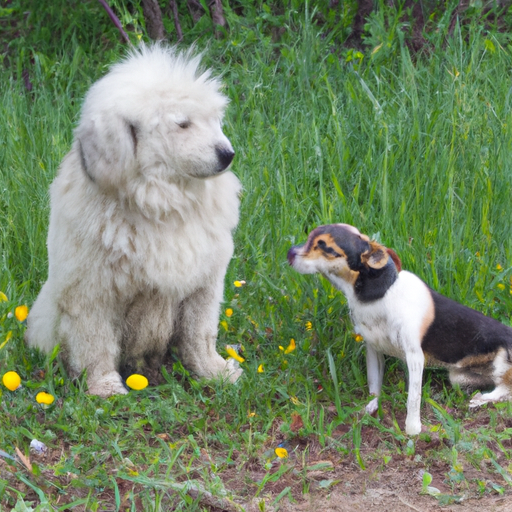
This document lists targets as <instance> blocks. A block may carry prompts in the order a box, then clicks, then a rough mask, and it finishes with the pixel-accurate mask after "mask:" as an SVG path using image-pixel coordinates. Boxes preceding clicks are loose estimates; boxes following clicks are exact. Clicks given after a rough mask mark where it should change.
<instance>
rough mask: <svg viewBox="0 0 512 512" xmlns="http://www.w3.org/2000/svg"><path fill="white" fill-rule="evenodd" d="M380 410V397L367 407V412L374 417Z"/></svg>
mask: <svg viewBox="0 0 512 512" xmlns="http://www.w3.org/2000/svg"><path fill="white" fill-rule="evenodd" d="M378 409H379V397H378V396H376V397H375V398H374V399H373V400H372V401H371V402H368V405H367V406H366V407H365V410H366V412H367V413H368V414H369V415H370V416H373V415H374V414H375V413H376V412H377V411H378Z"/></svg>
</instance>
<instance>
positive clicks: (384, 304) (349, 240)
mask: <svg viewBox="0 0 512 512" xmlns="http://www.w3.org/2000/svg"><path fill="white" fill-rule="evenodd" d="M288 261H289V263H290V265H291V266H292V267H293V268H294V269H295V270H297V271H298V272H300V273H301V274H314V273H317V272H318V273H320V274H323V275H324V276H325V277H326V278H327V279H328V280H329V281H330V282H331V283H332V284H333V285H334V286H335V287H336V288H337V289H339V290H340V291H342V292H343V293H344V295H345V296H346V298H347V301H348V305H349V308H350V313H351V318H352V321H353V323H354V330H355V332H356V333H358V334H360V335H361V336H362V337H363V338H364V340H365V342H366V365H367V374H368V386H369V390H370V394H371V395H374V396H375V398H374V399H372V400H371V401H370V402H369V403H368V405H367V406H366V411H367V412H368V413H370V414H373V413H374V412H376V410H377V409H378V400H379V398H378V397H379V395H380V392H381V388H382V378H383V375H384V355H389V356H394V357H398V358H400V359H402V360H403V361H405V362H406V364H407V368H408V371H409V388H408V397H407V419H406V423H405V431H406V433H407V434H408V435H416V434H419V433H420V431H421V420H420V405H421V386H422V376H423V368H424V365H425V364H427V365H428V366H441V367H445V368H448V370H449V375H450V381H451V382H452V383H458V384H460V385H461V386H462V387H466V388H472V389H485V388H494V390H493V391H491V392H489V393H485V394H482V393H478V394H476V395H475V396H474V397H473V398H472V400H471V402H470V407H477V406H480V405H482V404H485V403H488V402H497V401H503V400H510V399H512V328H510V327H507V326H506V325H503V324H501V323H500V322H498V321H497V320H494V319H492V318H489V317H487V316H485V315H483V314H482V313H479V312H478V311H475V310H473V309H471V308H468V307H466V306H463V305H461V304H458V303H457V302H455V301H453V300H451V299H448V298H447V297H444V296H443V295H440V294H439V293H437V292H435V291H434V290H432V289H431V288H429V287H428V286H427V285H426V284H425V283H424V282H423V281H422V280H421V279H420V278H419V277H417V276H416V275H414V274H412V273H411V272H407V271H406V270H402V269H401V262H400V259H399V258H398V256H397V255H396V253H395V252H394V251H392V250H391V249H388V248H386V247H384V246H383V245H381V244H379V243H377V242H375V241H372V240H370V238H369V237H368V236H366V235H363V234H361V233H360V232H359V231H358V230H357V229H356V228H355V227H353V226H349V225H348V224H331V225H327V226H320V227H318V228H316V229H314V230H313V231H312V232H311V233H310V234H309V237H308V240H307V242H306V243H305V244H303V245H297V246H294V247H292V248H291V249H290V251H289V252H288Z"/></svg>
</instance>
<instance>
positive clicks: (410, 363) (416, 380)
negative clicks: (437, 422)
mask: <svg viewBox="0 0 512 512" xmlns="http://www.w3.org/2000/svg"><path fill="white" fill-rule="evenodd" d="M406 362H407V369H408V371H409V391H408V395H407V419H406V420H405V432H406V433H407V434H408V435H410V436H415V435H418V434H419V433H420V432H421V417H420V407H421V386H422V381H423V366H424V364H425V356H424V355H423V352H421V351H415V352H411V353H407V354H406Z"/></svg>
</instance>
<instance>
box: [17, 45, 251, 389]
mask: <svg viewBox="0 0 512 512" xmlns="http://www.w3.org/2000/svg"><path fill="white" fill-rule="evenodd" d="M199 66H200V57H198V56H193V55H192V54H191V52H190V51H189V52H186V53H180V52H178V51H177V50H175V49H173V48H166V47H163V46H158V45H157V46H153V47H141V48H140V49H139V50H136V51H133V52H132V54H131V55H130V56H129V57H128V58H127V59H126V60H124V61H122V62H120V63H118V64H115V65H114V66H113V67H112V68H111V70H110V72H109V73H108V74H107V75H106V76H104V77H103V78H102V79H100V80H99V81H98V82H96V83H95V84H94V85H93V86H92V87H91V89H90V90H89V92H88V94H87V96H86V99H85V102H84V105H83V108H82V113H81V118H80V121H79V124H78V127H77V129H76V130H75V139H74V142H73V145H72V148H71V151H70V152H69V153H68V154H67V156H66V157H65V158H64V160H63V162H62V165H61V167H60V170H59V173H58V175H57V177H56V179H55V181H54V182H53V184H52V186H51V216H50V227H49V233H48V256H49V275H48V281H47V282H46V283H45V284H44V286H43V288H42V290H41V292H40V294H39V296H38V298H37V300H36V302H35V304H34V306H33V308H32V310H31V312H30V315H29V318H28V328H27V331H26V339H27V342H28V344H29V345H30V346H33V347H38V348H39V349H42V350H43V351H45V352H50V351H51V350H52V349H53V347H54V346H55V345H56V344H57V343H59V344H61V347H62V350H63V354H64V357H65V359H66V361H67V363H68V366H69V368H70V370H71V372H72V374H73V375H77V374H80V373H81V372H82V371H83V370H86V371H87V384H88V388H89V393H91V394H95V395H100V396H104V397H106V396H110V395H113V394H118V393H119V394H120V393H126V389H125V387H124V385H123V381H122V379H121V376H120V375H119V373H118V369H119V367H120V366H121V365H124V364H125V363H128V364H131V362H133V361H137V362H140V361H141V360H144V361H145V362H146V363H148V364H153V365H155V364H158V363H159V362H160V361H161V360H162V358H163V356H164V355H165V354H166V352H167V350H168V349H169V348H170V347H171V346H172V347H175V348H176V349H177V351H178V355H179V357H180V359H181V361H182V363H183V364H184V366H185V367H187V368H188V369H189V370H190V371H192V372H194V373H195V374H197V375H198V376H199V377H208V378H215V377H227V378H229V379H230V380H232V381H234V380H236V378H237V377H238V375H239V374H240V370H239V369H237V368H235V367H234V366H232V365H231V364H230V363H228V362H226V361H225V360H224V359H223V358H222V357H221V356H220V355H219V354H218V353H217V351H216V348H215V345H216V339H217V326H218V320H219V310H220V302H221V301H222V296H223V289H224V285H223V282H224V277H225V272H226V267H227V265H228V263H229V261H230V258H231V256H232V253H233V240H232V231H233V229H234V228H235V227H236V225H237V223H238V209H239V192H240V188H241V187H240V182H239V181H238V179H237V178H236V177H235V176H234V175H233V174H232V173H231V172H224V171H225V170H226V168H227V167H228V166H229V164H230V163H231V161H232V159H233V156H234V151H233V148H232V146H231V143H230V141H229V140H228V139H227V137H226V136H225V135H224V133H223V132H222V128H221V122H222V118H223V114H224V109H225V107H226V105H227V103H228V100H227V98H226V97H225V96H224V95H223V94H221V93H220V82H219V81H218V80H216V79H214V78H211V76H210V72H209V71H204V72H202V71H200V69H199Z"/></svg>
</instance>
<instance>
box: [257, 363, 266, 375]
mask: <svg viewBox="0 0 512 512" xmlns="http://www.w3.org/2000/svg"><path fill="white" fill-rule="evenodd" d="M264 371H265V370H264V369H263V365H262V364H260V365H259V366H258V373H263V372H264Z"/></svg>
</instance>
